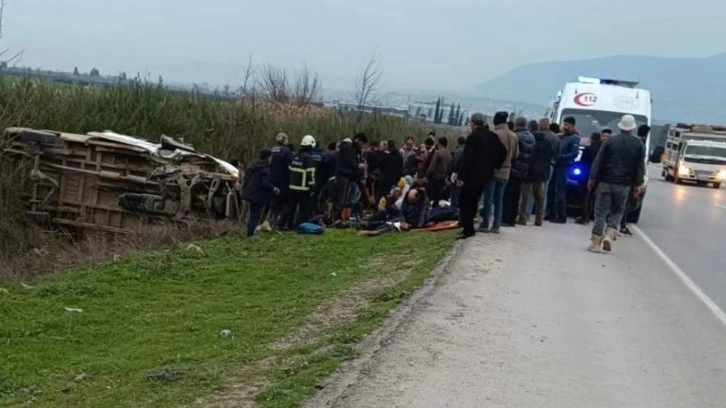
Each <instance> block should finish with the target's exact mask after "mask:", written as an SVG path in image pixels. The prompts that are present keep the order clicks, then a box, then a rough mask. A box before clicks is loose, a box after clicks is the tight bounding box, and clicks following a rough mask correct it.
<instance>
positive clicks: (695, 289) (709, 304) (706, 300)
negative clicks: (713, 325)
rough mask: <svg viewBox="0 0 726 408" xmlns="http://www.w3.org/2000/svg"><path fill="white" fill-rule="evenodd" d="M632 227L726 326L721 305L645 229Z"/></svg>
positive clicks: (725, 318)
mask: <svg viewBox="0 0 726 408" xmlns="http://www.w3.org/2000/svg"><path fill="white" fill-rule="evenodd" d="M630 228H632V229H634V230H635V233H636V234H638V235H639V236H640V237H641V238H642V239H643V241H645V243H646V244H648V246H649V247H650V249H652V250H653V251H654V252H655V253H656V255H658V257H660V259H661V260H663V262H665V263H666V265H668V267H670V268H671V270H672V271H673V273H675V274H676V276H678V277H679V278H680V279H681V281H682V282H683V284H685V285H686V287H687V288H688V289H689V290H690V291H691V292H693V294H694V295H696V297H697V298H698V300H700V301H701V302H703V304H704V305H706V307H708V308H709V309H710V310H711V312H712V313H713V314H714V316H716V318H717V319H718V320H720V321H721V323H722V324H723V325H724V326H726V313H724V311H723V310H722V309H721V308H720V307H718V305H717V304H716V302H714V301H713V300H712V299H711V298H710V297H708V295H707V294H705V293H704V292H703V290H701V288H699V287H698V285H696V283H695V282H693V280H691V278H689V277H688V275H686V273H685V272H683V270H682V269H681V268H680V267H678V265H676V263H675V262H673V260H672V259H671V258H669V257H668V255H666V254H665V252H663V250H662V249H660V247H659V246H658V245H656V243H655V242H653V240H651V239H650V237H648V235H646V233H645V232H643V230H641V229H640V228H638V227H637V226H635V225H630Z"/></svg>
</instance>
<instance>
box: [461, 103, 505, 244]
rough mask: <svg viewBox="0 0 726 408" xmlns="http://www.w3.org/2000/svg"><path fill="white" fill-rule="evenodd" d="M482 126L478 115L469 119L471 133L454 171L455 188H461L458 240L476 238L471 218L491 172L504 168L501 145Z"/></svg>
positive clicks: (480, 116)
mask: <svg viewBox="0 0 726 408" xmlns="http://www.w3.org/2000/svg"><path fill="white" fill-rule="evenodd" d="M505 120H506V119H505ZM484 122H485V118H484V115H483V114H481V113H475V114H473V115H472V116H471V122H470V124H469V127H470V128H471V133H470V134H469V136H468V137H467V139H466V145H465V146H464V154H463V156H462V158H461V162H460V163H459V168H458V169H456V170H457V181H456V185H457V186H458V187H459V188H461V198H460V202H461V223H462V226H463V227H464V230H463V231H462V233H461V237H460V239H467V238H470V237H473V236H474V235H475V234H476V231H475V230H474V216H475V215H476V208H477V204H478V203H479V200H480V198H481V195H482V191H483V190H484V186H485V185H486V184H487V183H488V182H490V181H491V180H492V179H493V178H494V172H495V171H496V170H498V169H500V168H501V167H502V166H503V165H504V163H505V159H506V158H507V149H506V148H505V147H504V144H503V143H502V142H501V141H500V140H499V137H498V136H497V134H496V133H494V132H492V131H489V130H486V129H485V128H484ZM505 123H506V122H505ZM504 126H506V124H505V125H504Z"/></svg>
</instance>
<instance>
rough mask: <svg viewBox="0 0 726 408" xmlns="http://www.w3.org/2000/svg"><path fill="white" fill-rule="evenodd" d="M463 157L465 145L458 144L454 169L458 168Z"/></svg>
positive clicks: (453, 164) (455, 151)
mask: <svg viewBox="0 0 726 408" xmlns="http://www.w3.org/2000/svg"><path fill="white" fill-rule="evenodd" d="M462 157H464V145H458V146H456V149H455V150H454V162H453V163H452V169H453V171H456V169H458V168H459V163H460V162H461V158H462Z"/></svg>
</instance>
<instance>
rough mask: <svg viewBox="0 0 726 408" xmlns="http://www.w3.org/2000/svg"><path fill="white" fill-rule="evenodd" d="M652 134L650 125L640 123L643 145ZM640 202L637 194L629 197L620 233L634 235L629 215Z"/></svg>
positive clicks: (627, 235)
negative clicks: (629, 222)
mask: <svg viewBox="0 0 726 408" xmlns="http://www.w3.org/2000/svg"><path fill="white" fill-rule="evenodd" d="M649 134H650V126H648V125H640V126H639V127H638V133H637V136H638V139H640V141H641V142H643V146H645V142H646V141H647V140H648V135H649ZM637 204H638V199H637V197H636V196H635V194H630V196H629V198H628V203H627V204H626V206H625V214H624V215H623V218H622V221H620V235H622V236H625V237H632V236H633V233H632V231H630V228H628V216H629V215H630V213H632V212H634V211H635V210H636V205H637Z"/></svg>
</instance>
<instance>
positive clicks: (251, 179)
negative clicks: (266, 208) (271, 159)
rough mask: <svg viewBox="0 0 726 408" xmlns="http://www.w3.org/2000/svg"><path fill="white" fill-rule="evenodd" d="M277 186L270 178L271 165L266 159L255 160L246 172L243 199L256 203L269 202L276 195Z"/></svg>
mask: <svg viewBox="0 0 726 408" xmlns="http://www.w3.org/2000/svg"><path fill="white" fill-rule="evenodd" d="M274 190H275V186H274V185H273V184H272V183H271V179H270V165H269V164H267V162H266V161H264V160H257V161H254V162H253V163H252V164H251V165H250V167H248V168H247V171H246V172H245V178H244V185H243V186H242V199H243V200H247V201H251V202H253V203H256V204H267V203H269V202H270V200H271V199H272V197H273V195H274Z"/></svg>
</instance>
